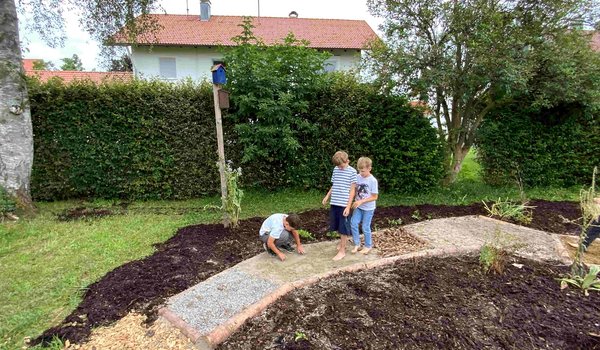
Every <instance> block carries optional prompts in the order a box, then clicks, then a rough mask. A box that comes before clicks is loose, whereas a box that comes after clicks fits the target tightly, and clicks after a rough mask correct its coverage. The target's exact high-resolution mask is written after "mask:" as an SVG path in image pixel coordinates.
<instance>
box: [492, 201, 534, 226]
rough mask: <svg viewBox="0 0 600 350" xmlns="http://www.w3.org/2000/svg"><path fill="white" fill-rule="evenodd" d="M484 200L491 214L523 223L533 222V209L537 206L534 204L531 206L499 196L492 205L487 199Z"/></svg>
mask: <svg viewBox="0 0 600 350" xmlns="http://www.w3.org/2000/svg"><path fill="white" fill-rule="evenodd" d="M482 202H483V206H484V207H485V210H487V212H488V213H489V214H490V216H497V217H499V218H502V219H503V218H511V219H514V220H517V221H518V222H521V223H523V224H529V223H531V220H532V213H531V209H533V208H535V207H534V206H529V205H527V204H526V203H515V202H513V201H510V200H508V199H506V200H502V198H498V200H497V201H496V202H495V203H494V204H492V206H491V207H489V206H488V205H487V203H486V202H485V201H482Z"/></svg>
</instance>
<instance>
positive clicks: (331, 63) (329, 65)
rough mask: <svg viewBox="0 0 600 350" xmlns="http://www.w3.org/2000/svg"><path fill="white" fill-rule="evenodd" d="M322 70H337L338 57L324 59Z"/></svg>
mask: <svg viewBox="0 0 600 350" xmlns="http://www.w3.org/2000/svg"><path fill="white" fill-rule="evenodd" d="M323 70H324V71H325V72H334V71H336V70H339V59H338V58H337V57H332V58H330V59H328V60H326V61H325V63H324V64H323Z"/></svg>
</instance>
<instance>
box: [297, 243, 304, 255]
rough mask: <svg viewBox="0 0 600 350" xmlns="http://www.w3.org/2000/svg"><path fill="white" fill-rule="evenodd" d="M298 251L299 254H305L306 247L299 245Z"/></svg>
mask: <svg viewBox="0 0 600 350" xmlns="http://www.w3.org/2000/svg"><path fill="white" fill-rule="evenodd" d="M296 251H297V252H298V254H304V247H303V246H302V245H300V244H299V245H298V246H297V247H296Z"/></svg>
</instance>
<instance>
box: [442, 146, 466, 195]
mask: <svg viewBox="0 0 600 350" xmlns="http://www.w3.org/2000/svg"><path fill="white" fill-rule="evenodd" d="M448 147H449V148H450V150H451V152H450V161H449V162H448V163H446V164H448V168H447V172H446V178H445V179H444V185H449V184H451V183H454V181H456V178H457V177H458V173H460V169H462V164H463V161H464V160H465V157H466V156H467V154H468V153H469V150H470V149H471V147H462V146H461V145H448Z"/></svg>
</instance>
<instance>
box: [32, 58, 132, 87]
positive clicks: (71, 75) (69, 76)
mask: <svg viewBox="0 0 600 350" xmlns="http://www.w3.org/2000/svg"><path fill="white" fill-rule="evenodd" d="M39 60H40V59H36V58H33V59H32V58H25V59H23V69H24V70H25V74H27V75H28V76H30V77H33V76H37V77H38V78H39V79H40V80H41V81H43V82H46V81H48V80H49V79H51V78H55V77H56V78H60V79H62V80H63V81H64V82H65V83H70V82H72V81H73V80H91V81H93V82H95V83H101V82H103V81H105V80H120V81H130V80H132V79H133V73H132V72H82V71H70V70H34V69H33V62H35V61H39Z"/></svg>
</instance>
